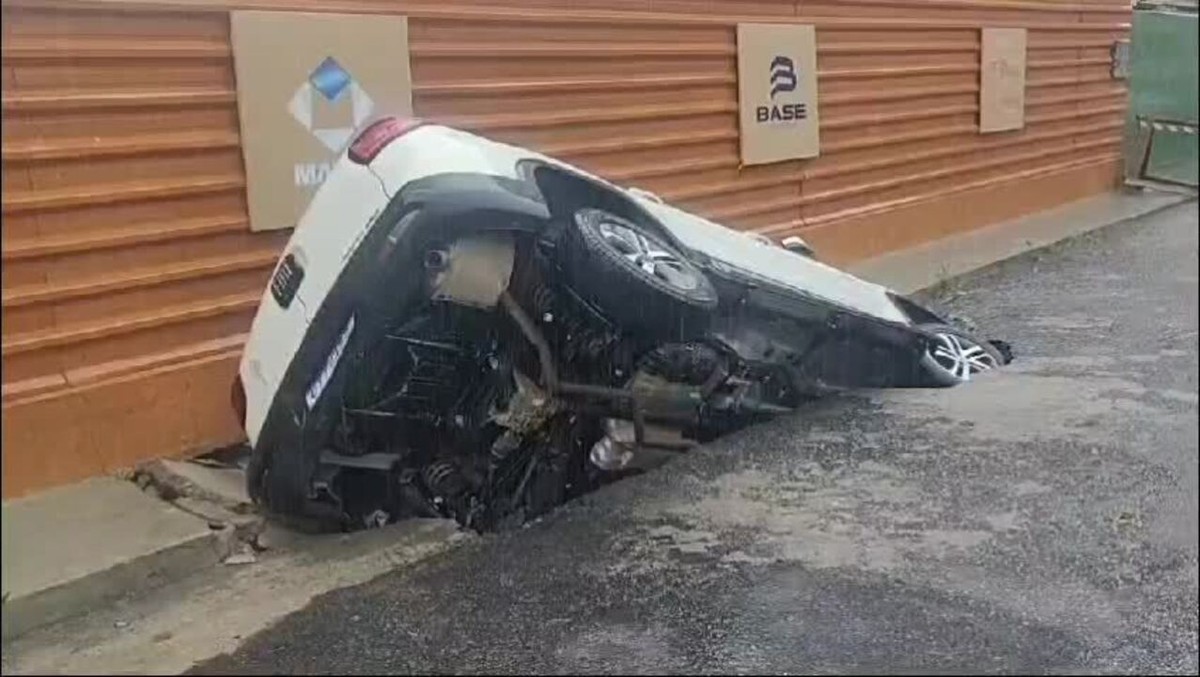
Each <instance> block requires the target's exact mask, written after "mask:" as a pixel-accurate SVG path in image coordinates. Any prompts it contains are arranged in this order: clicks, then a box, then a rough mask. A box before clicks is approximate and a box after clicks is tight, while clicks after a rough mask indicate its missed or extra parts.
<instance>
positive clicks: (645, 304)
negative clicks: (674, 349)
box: [567, 208, 717, 336]
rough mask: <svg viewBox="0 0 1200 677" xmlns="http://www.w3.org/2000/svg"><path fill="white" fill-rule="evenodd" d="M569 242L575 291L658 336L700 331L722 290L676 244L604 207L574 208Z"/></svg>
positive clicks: (632, 325) (618, 318)
mask: <svg viewBox="0 0 1200 677" xmlns="http://www.w3.org/2000/svg"><path fill="white" fill-rule="evenodd" d="M573 225H574V227H573V228H571V229H570V231H569V235H568V240H567V251H568V262H569V268H570V272H569V275H570V277H571V278H572V281H573V286H574V287H575V290H576V291H577V292H579V293H581V294H582V295H583V296H585V297H587V298H588V299H589V300H591V301H592V302H594V303H596V304H597V305H598V306H599V307H600V308H601V310H603V311H604V312H605V313H606V314H608V315H609V316H610V317H611V318H612V319H613V320H615V321H617V322H618V323H620V324H622V325H624V326H626V327H630V328H636V329H640V330H643V331H649V332H652V333H654V334H656V335H661V334H670V335H676V336H679V335H687V334H692V333H694V332H696V331H699V330H700V329H701V325H704V324H706V320H707V318H708V315H709V314H710V313H711V312H712V311H713V310H714V309H716V307H717V293H716V290H715V289H714V288H713V286H712V283H711V282H710V281H709V280H708V278H707V277H705V276H704V273H703V272H701V271H700V269H699V268H698V267H697V266H696V265H695V264H693V263H692V262H691V261H689V260H688V259H687V258H686V257H685V256H684V255H683V254H682V253H681V252H680V251H679V250H677V249H676V248H675V247H674V246H673V245H672V244H670V243H668V242H666V241H665V239H664V238H662V237H660V236H659V235H657V234H655V233H652V232H650V231H649V230H648V229H646V228H642V227H640V226H638V225H637V224H636V223H634V222H632V221H629V220H628V219H624V218H621V217H619V216H616V215H615V214H610V213H608V212H605V211H603V210H599V209H590V208H588V209H580V210H579V211H577V212H575V218H574V224H573Z"/></svg>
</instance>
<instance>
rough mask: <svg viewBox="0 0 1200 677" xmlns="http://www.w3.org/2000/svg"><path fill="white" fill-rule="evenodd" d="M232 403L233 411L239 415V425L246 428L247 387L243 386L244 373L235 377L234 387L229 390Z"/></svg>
mask: <svg viewBox="0 0 1200 677" xmlns="http://www.w3.org/2000/svg"><path fill="white" fill-rule="evenodd" d="M229 400H230V404H232V405H233V413H234V414H236V415H237V420H238V425H240V426H242V429H243V430H245V429H246V389H245V388H243V387H242V375H241V374H238V375H237V376H234V377H233V388H232V389H230V391H229Z"/></svg>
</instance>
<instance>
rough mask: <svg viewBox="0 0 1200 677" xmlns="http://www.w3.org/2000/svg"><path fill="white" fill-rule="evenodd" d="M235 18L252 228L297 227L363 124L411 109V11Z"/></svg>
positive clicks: (265, 14)
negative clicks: (404, 13)
mask: <svg viewBox="0 0 1200 677" xmlns="http://www.w3.org/2000/svg"><path fill="white" fill-rule="evenodd" d="M231 24H232V25H231V34H232V35H231V42H232V44H233V61H234V67H235V69H236V71H237V98H238V111H239V113H240V116H239V117H240V119H241V130H242V152H243V155H244V157H245V160H246V192H247V197H248V200H249V203H250V204H249V210H250V227H251V228H252V229H253V230H276V229H279V228H291V227H292V226H294V225H296V221H297V220H298V219H299V218H300V216H301V214H303V213H304V210H305V208H307V206H308V203H309V201H310V200H311V199H312V196H313V194H314V193H315V192H316V190H317V188H319V187H320V185H321V183H322V182H323V181H324V179H325V175H326V174H327V173H328V172H329V169H330V165H331V163H332V162H333V161H334V160H336V159H337V156H338V154H339V153H340V152H341V151H342V150H344V149H345V147H346V144H348V143H349V141H350V139H351V137H352V135H353V133H354V132H355V130H357V129H361V128H362V126H363V125H365V124H366V123H367V122H368V121H369V120H371V119H372V116H374V115H376V114H379V113H389V114H397V115H411V114H412V76H411V71H410V68H409V61H408V19H407V18H406V17H403V16H394V15H393V16H387V15H375V16H371V15H363V14H357V15H355V14H307V13H302V12H258V11H249V12H233V15H232V17H231ZM283 36H286V39H285V38H284V37H283Z"/></svg>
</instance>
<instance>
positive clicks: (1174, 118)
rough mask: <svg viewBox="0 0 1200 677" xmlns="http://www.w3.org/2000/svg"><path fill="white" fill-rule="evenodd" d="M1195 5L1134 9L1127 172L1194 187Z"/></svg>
mask: <svg viewBox="0 0 1200 677" xmlns="http://www.w3.org/2000/svg"><path fill="white" fill-rule="evenodd" d="M1190 4H1191V7H1190V8H1187V7H1186V5H1185V6H1184V7H1182V8H1181V7H1178V6H1177V7H1162V6H1160V7H1155V8H1153V9H1151V8H1147V9H1142V7H1143V6H1144V5H1139V7H1138V9H1137V10H1136V11H1135V12H1134V13H1133V35H1132V40H1131V42H1132V45H1131V47H1132V50H1131V56H1130V62H1131V63H1130V70H1131V78H1132V81H1131V82H1130V96H1131V101H1130V106H1129V127H1128V129H1129V138H1130V143H1129V144H1128V146H1127V153H1126V160H1127V161H1126V176H1127V177H1128V178H1131V179H1136V178H1146V179H1153V180H1159V181H1166V182H1170V183H1181V184H1185V185H1189V186H1193V187H1195V186H1196V185H1197V181H1198V176H1197V174H1198V169H1197V163H1198V158H1200V145H1198V141H1200V136H1197V134H1196V124H1197V120H1198V118H1200V111H1198V108H1200V104H1198V103H1197V97H1198V95H1200V91H1198V88H1197V79H1198V78H1197V56H1198V54H1197V15H1196V11H1195V4H1194V3H1190Z"/></svg>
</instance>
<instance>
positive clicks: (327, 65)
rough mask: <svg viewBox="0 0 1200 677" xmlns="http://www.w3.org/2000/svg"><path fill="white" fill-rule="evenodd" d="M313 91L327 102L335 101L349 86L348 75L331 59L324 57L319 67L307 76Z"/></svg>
mask: <svg viewBox="0 0 1200 677" xmlns="http://www.w3.org/2000/svg"><path fill="white" fill-rule="evenodd" d="M308 81H309V82H310V83H312V86H313V88H314V89H316V90H317V91H318V92H320V93H321V96H324V97H325V98H326V99H328V100H329V101H337V100H338V98H340V97H341V96H342V93H343V92H345V91H346V88H347V87H349V86H350V74H349V73H347V72H346V69H345V68H342V65H341V64H339V63H338V62H337V61H334V59H333V57H331V56H328V57H325V60H324V61H322V62H321V65H320V66H317V68H316V70H314V71H313V72H312V75H309V76H308Z"/></svg>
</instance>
